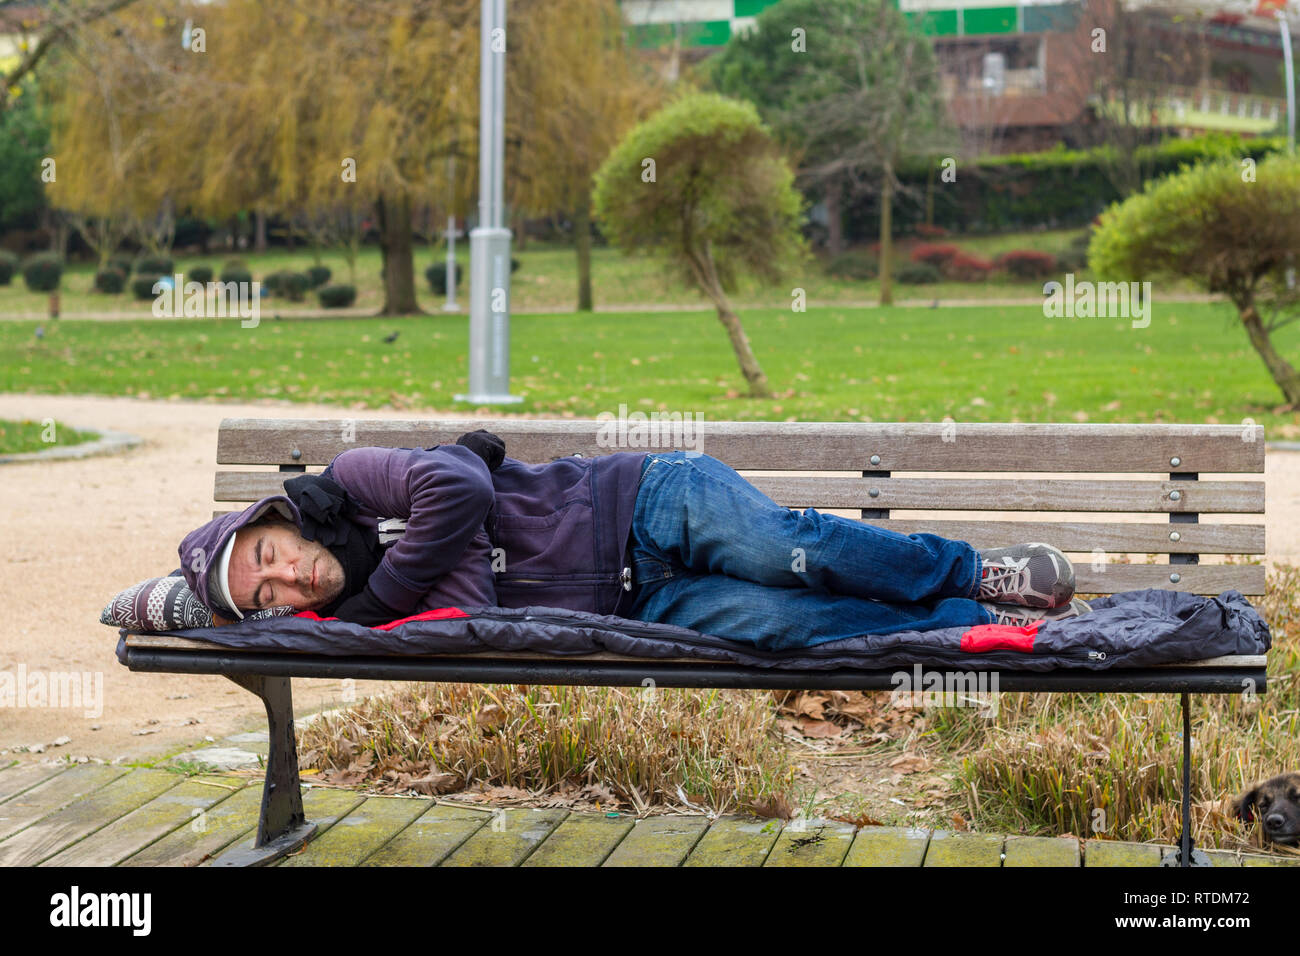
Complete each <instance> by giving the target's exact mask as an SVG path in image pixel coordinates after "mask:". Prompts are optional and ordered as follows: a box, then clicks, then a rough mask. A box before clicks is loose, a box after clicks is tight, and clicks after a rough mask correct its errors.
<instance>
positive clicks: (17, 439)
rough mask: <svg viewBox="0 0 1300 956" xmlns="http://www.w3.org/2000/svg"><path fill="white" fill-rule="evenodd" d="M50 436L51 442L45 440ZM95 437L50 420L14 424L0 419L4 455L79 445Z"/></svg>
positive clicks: (0, 447) (1, 446)
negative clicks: (55, 446) (58, 446)
mask: <svg viewBox="0 0 1300 956" xmlns="http://www.w3.org/2000/svg"><path fill="white" fill-rule="evenodd" d="M50 436H53V438H54V441H53V442H50V441H46V440H45V439H46V438H48V437H50ZM96 437H97V436H96V434H95V433H94V432H83V431H78V430H77V429H75V428H69V427H68V426H67V425H60V424H59V423H58V422H55V421H52V420H46V421H39V422H38V421H31V420H24V421H19V422H16V421H11V420H9V419H4V418H0V454H5V455H18V454H23V453H25V452H32V451H44V450H45V449H47V448H52V447H53V446H54V445H55V444H58V445H80V444H81V443H82V442H88V441H93V440H94V439H95V438H96Z"/></svg>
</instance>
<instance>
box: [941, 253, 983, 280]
mask: <svg viewBox="0 0 1300 956" xmlns="http://www.w3.org/2000/svg"><path fill="white" fill-rule="evenodd" d="M941 271H942V272H943V273H944V275H946V276H948V277H950V278H953V279H956V280H957V281H958V282H981V281H983V280H984V279H987V278H988V277H989V274H990V273H992V272H993V263H992V262H990V261H989V260H988V259H982V258H980V257H979V256H977V255H973V254H971V253H969V252H959V253H957V254H956V255H955V256H953V257H952V258H951V259H949V260H948V264H947V265H946V266H944V267H943V269H942V270H941Z"/></svg>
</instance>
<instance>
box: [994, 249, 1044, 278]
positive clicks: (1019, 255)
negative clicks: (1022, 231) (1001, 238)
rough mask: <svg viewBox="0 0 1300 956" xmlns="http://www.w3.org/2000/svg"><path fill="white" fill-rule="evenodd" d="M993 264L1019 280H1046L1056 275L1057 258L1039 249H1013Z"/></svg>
mask: <svg viewBox="0 0 1300 956" xmlns="http://www.w3.org/2000/svg"><path fill="white" fill-rule="evenodd" d="M993 262H994V264H995V265H996V266H997V267H998V268H999V269H1005V270H1006V271H1007V272H1009V273H1010V274H1011V275H1013V276H1015V277H1016V278H1017V279H1046V278H1047V277H1048V276H1051V275H1055V274H1056V256H1054V255H1052V254H1051V253H1050V252H1039V251H1038V250H1037V249H1012V250H1010V251H1009V252H1004V253H1002V255H1000V256H998V257H997V258H996V259H994V260H993Z"/></svg>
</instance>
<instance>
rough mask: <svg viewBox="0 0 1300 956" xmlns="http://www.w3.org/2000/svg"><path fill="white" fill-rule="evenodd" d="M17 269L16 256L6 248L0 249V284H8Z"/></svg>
mask: <svg viewBox="0 0 1300 956" xmlns="http://www.w3.org/2000/svg"><path fill="white" fill-rule="evenodd" d="M17 271H18V257H17V256H16V255H14V254H13V253H12V252H9V251H8V250H6V249H0V285H8V284H9V283H10V282H11V281H12V280H13V277H14V273H16V272H17Z"/></svg>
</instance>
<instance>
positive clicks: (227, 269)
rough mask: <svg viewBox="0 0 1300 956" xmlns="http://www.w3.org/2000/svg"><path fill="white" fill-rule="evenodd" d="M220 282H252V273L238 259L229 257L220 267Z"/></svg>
mask: <svg viewBox="0 0 1300 956" xmlns="http://www.w3.org/2000/svg"><path fill="white" fill-rule="evenodd" d="M221 281H222V282H252V281H253V273H251V272H249V271H248V266H246V265H244V263H243V261H242V260H240V259H231V260H230V261H229V262H227V263H226V264H225V265H224V266H222V267H221Z"/></svg>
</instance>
